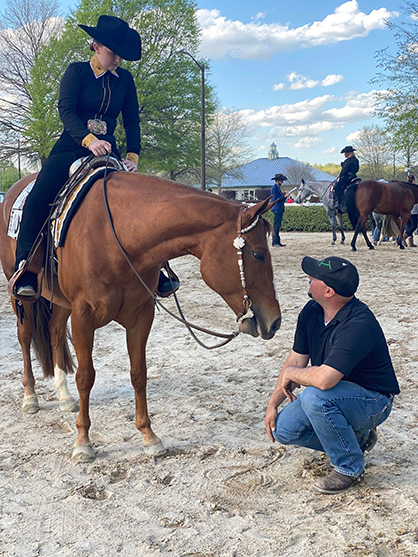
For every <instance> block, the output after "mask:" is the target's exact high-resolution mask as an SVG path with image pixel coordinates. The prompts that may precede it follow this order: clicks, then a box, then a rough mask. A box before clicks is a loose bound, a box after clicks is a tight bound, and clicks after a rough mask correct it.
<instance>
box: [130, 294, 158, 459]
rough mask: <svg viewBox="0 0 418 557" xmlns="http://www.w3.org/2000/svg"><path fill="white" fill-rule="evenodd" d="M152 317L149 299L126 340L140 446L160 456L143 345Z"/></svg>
mask: <svg viewBox="0 0 418 557" xmlns="http://www.w3.org/2000/svg"><path fill="white" fill-rule="evenodd" d="M153 319H154V303H153V300H152V299H150V300H149V301H148V302H147V303H146V304H145V305H144V306H143V307H142V308H141V314H140V316H139V318H138V320H137V322H136V324H135V327H133V328H129V329H126V342H127V345H128V352H129V359H130V362H131V381H132V385H133V388H134V390H135V408H136V417H135V426H136V427H137V429H139V431H140V432H141V433H142V446H143V448H144V452H145V453H146V454H149V455H152V456H161V455H163V454H165V452H166V450H165V447H164V445H163V443H162V441H161V440H160V439H159V437H157V435H155V433H154V432H153V431H152V428H151V420H150V418H149V415H148V408H147V364H146V358H145V347H146V344H147V340H148V335H149V332H150V329H151V325H152V321H153Z"/></svg>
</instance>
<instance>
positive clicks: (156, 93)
mask: <svg viewBox="0 0 418 557" xmlns="http://www.w3.org/2000/svg"><path fill="white" fill-rule="evenodd" d="M195 10H196V7H195V4H194V2H192V1H190V0H132V1H131V0H129V1H128V0H121V1H119V2H117V3H116V2H113V1H111V0H105V1H104V2H103V1H99V0H81V2H80V3H79V5H78V7H77V9H76V10H75V11H74V12H72V13H71V14H70V16H69V17H68V18H67V21H66V24H65V27H64V29H63V32H62V34H61V35H60V36H59V37H56V38H55V39H54V40H51V41H50V42H49V44H48V45H47V46H46V47H45V48H44V49H43V50H42V52H41V54H40V55H39V56H38V58H37V60H36V63H35V66H34V69H33V71H32V78H33V80H32V83H31V94H32V98H33V102H32V106H31V113H30V118H29V119H28V122H27V124H28V130H27V133H28V136H30V138H31V140H32V141H33V143H34V144H36V146H37V149H38V152H39V154H40V156H41V158H45V156H47V154H48V152H49V150H50V148H51V147H52V145H53V143H54V141H55V140H56V138H57V136H58V134H59V132H60V130H61V128H62V125H61V124H60V122H59V119H58V114H57V109H56V106H57V98H58V87H59V81H60V79H61V76H62V74H63V72H64V71H65V68H66V67H67V66H68V64H69V63H71V62H73V61H77V60H86V59H88V58H89V55H90V54H91V53H90V54H89V51H88V43H89V40H88V37H87V35H86V34H85V33H84V31H82V30H81V29H79V28H78V27H77V23H83V24H86V25H95V24H96V22H97V18H98V16H99V15H101V14H103V13H107V14H113V15H116V16H118V17H122V18H123V19H125V20H126V21H128V23H129V24H130V26H131V27H133V28H135V29H137V30H138V32H139V33H140V35H141V37H142V46H143V56H142V60H141V61H138V62H124V67H126V68H127V69H128V70H129V71H130V72H131V73H132V75H133V77H134V80H135V83H136V86H137V91H138V100H139V105H140V117H141V134H142V153H141V157H140V169H141V170H146V171H153V172H161V171H162V172H165V173H167V174H168V175H169V176H170V178H172V179H181V178H184V177H186V176H187V174H188V173H190V172H193V170H194V169H195V168H196V167H197V166H198V165H199V160H200V83H201V82H200V77H201V74H200V69H199V68H198V67H197V65H196V64H194V63H193V62H192V61H191V60H190V59H189V58H188V57H186V56H185V55H184V54H182V53H180V50H181V49H183V48H184V49H186V50H188V51H189V52H191V53H193V54H194V55H195V53H196V51H197V48H198V45H199V29H198V26H197V23H196V19H195ZM213 96H214V95H213V92H212V88H211V87H210V86H207V88H206V111H207V114H208V116H210V114H211V113H213V112H214V102H213ZM115 133H116V136H117V140H118V144H119V145H121V147H122V149H121V152H122V155H123V154H124V140H125V138H124V133H123V128H122V127H121V123H119V125H118V127H117V130H116V132H115Z"/></svg>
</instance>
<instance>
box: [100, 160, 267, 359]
mask: <svg viewBox="0 0 418 557" xmlns="http://www.w3.org/2000/svg"><path fill="white" fill-rule="evenodd" d="M108 161H109V156H108V158H107V161H106V168H105V173H104V176H103V200H104V204H105V209H106V214H107V219H108V221H109V225H110V229H111V231H112V234H113V237H114V238H115V241H116V243H117V245H118V247H119V249H120V251H121V252H122V254H123V256H124V257H125V259H126V261H127V263H128V265H129V267H130V268H131V269H132V271H133V273H134V274H135V276H136V278H137V279H138V280H139V281H140V283H141V284H142V286H143V287H144V288H145V290H146V291H147V292H148V294H149V295H150V296H151V297H152V298H153V299H154V303H155V305H156V306H157V308H161V309H163V310H164V311H165V312H166V313H168V314H169V315H171V317H173V318H174V319H176V320H177V321H179V322H180V323H183V325H185V326H186V327H187V329H188V331H189V333H190V334H191V336H192V337H193V338H194V340H195V341H196V342H197V343H198V344H199V345H200V346H202V347H203V348H206V349H207V350H213V349H214V348H220V347H221V346H225V344H228V343H229V342H231V340H233V339H234V338H236V337H237V336H238V335H239V333H240V331H236V332H233V333H230V334H226V333H217V332H215V331H211V330H209V329H206V328H204V327H200V326H199V325H195V324H193V323H190V322H189V321H187V320H186V319H185V317H184V314H183V311H182V309H181V307H180V303H179V301H178V297H177V295H176V293H175V292H174V293H173V295H174V299H175V302H176V306H177V309H178V311H179V314H180V317H179V316H178V315H176V314H174V313H173V312H172V311H170V310H169V309H168V308H166V307H165V306H164V305H163V304H162V303H161V302H160V301H159V300H158V298H157V297H156V295H155V293H154V292H153V291H152V290H151V289H150V288H149V287H148V285H147V284H146V283H145V282H144V280H143V279H142V278H141V276H140V275H139V274H138V272H137V271H136V269H135V267H134V266H133V264H132V262H131V260H130V259H129V256H128V254H127V253H126V251H125V249H124V247H123V246H122V244H121V242H120V240H119V238H118V236H117V234H116V230H115V227H114V224H113V218H112V214H111V212H110V207H109V202H108V199H107V192H106V177H107V168H108ZM246 210H247V207H244V206H241V207H240V211H239V215H238V229H237V237H236V238H235V240H234V241H233V245H234V247H235V248H236V249H237V255H238V266H239V272H240V279H241V286H242V289H243V298H244V299H243V307H242V310H241V312H240V313H239V314H238V316H237V321H239V320H240V319H241V317H243V316H244V315H245V314H246V313H247V312H248V311H249V309H250V308H251V305H252V302H251V300H250V298H249V295H248V291H247V286H246V282H245V275H244V261H243V258H242V248H243V247H244V245H245V240H244V238H243V237H242V235H243V234H245V233H246V232H249V231H250V230H252V229H253V228H254V227H255V226H256V225H257V223H258V221H259V218H260V216H259V215H257V218H256V219H255V220H254V221H253V222H252V223H251V224H250V225H249V226H248V227H247V228H244V229H243V228H242V216H243V214H244V212H245V211H246ZM169 278H170V282H172V280H171V276H170V275H169ZM193 329H195V330H197V331H200V332H202V333H206V334H208V335H211V336H214V337H218V338H223V339H226V340H224V341H223V342H220V343H219V344H215V345H213V346H207V345H206V344H204V343H203V342H202V341H201V340H199V339H198V338H197V336H196V335H195V333H194V332H193Z"/></svg>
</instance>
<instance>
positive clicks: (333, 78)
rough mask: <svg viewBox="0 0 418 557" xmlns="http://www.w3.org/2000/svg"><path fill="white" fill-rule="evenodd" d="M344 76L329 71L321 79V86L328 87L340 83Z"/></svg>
mask: <svg viewBox="0 0 418 557" xmlns="http://www.w3.org/2000/svg"><path fill="white" fill-rule="evenodd" d="M343 79H344V77H343V76H342V75H340V74H335V73H330V74H329V75H327V77H325V78H324V79H323V80H322V81H321V85H322V87H329V86H330V85H336V84H337V83H340V82H341V81H342V80H343Z"/></svg>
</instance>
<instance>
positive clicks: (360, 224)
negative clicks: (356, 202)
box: [351, 214, 374, 251]
mask: <svg viewBox="0 0 418 557" xmlns="http://www.w3.org/2000/svg"><path fill="white" fill-rule="evenodd" d="M367 217H368V215H367V214H366V215H360V218H359V219H358V221H357V224H356V228H355V230H354V236H353V239H352V240H351V251H357V248H356V241H357V236H358V235H359V233H360V232H362V233H363V236H364V239H365V241H366V244H367V246H368V248H369V249H374V247H373V246H372V244H371V243H370V240H369V238H368V237H367V232H366V221H367Z"/></svg>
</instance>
